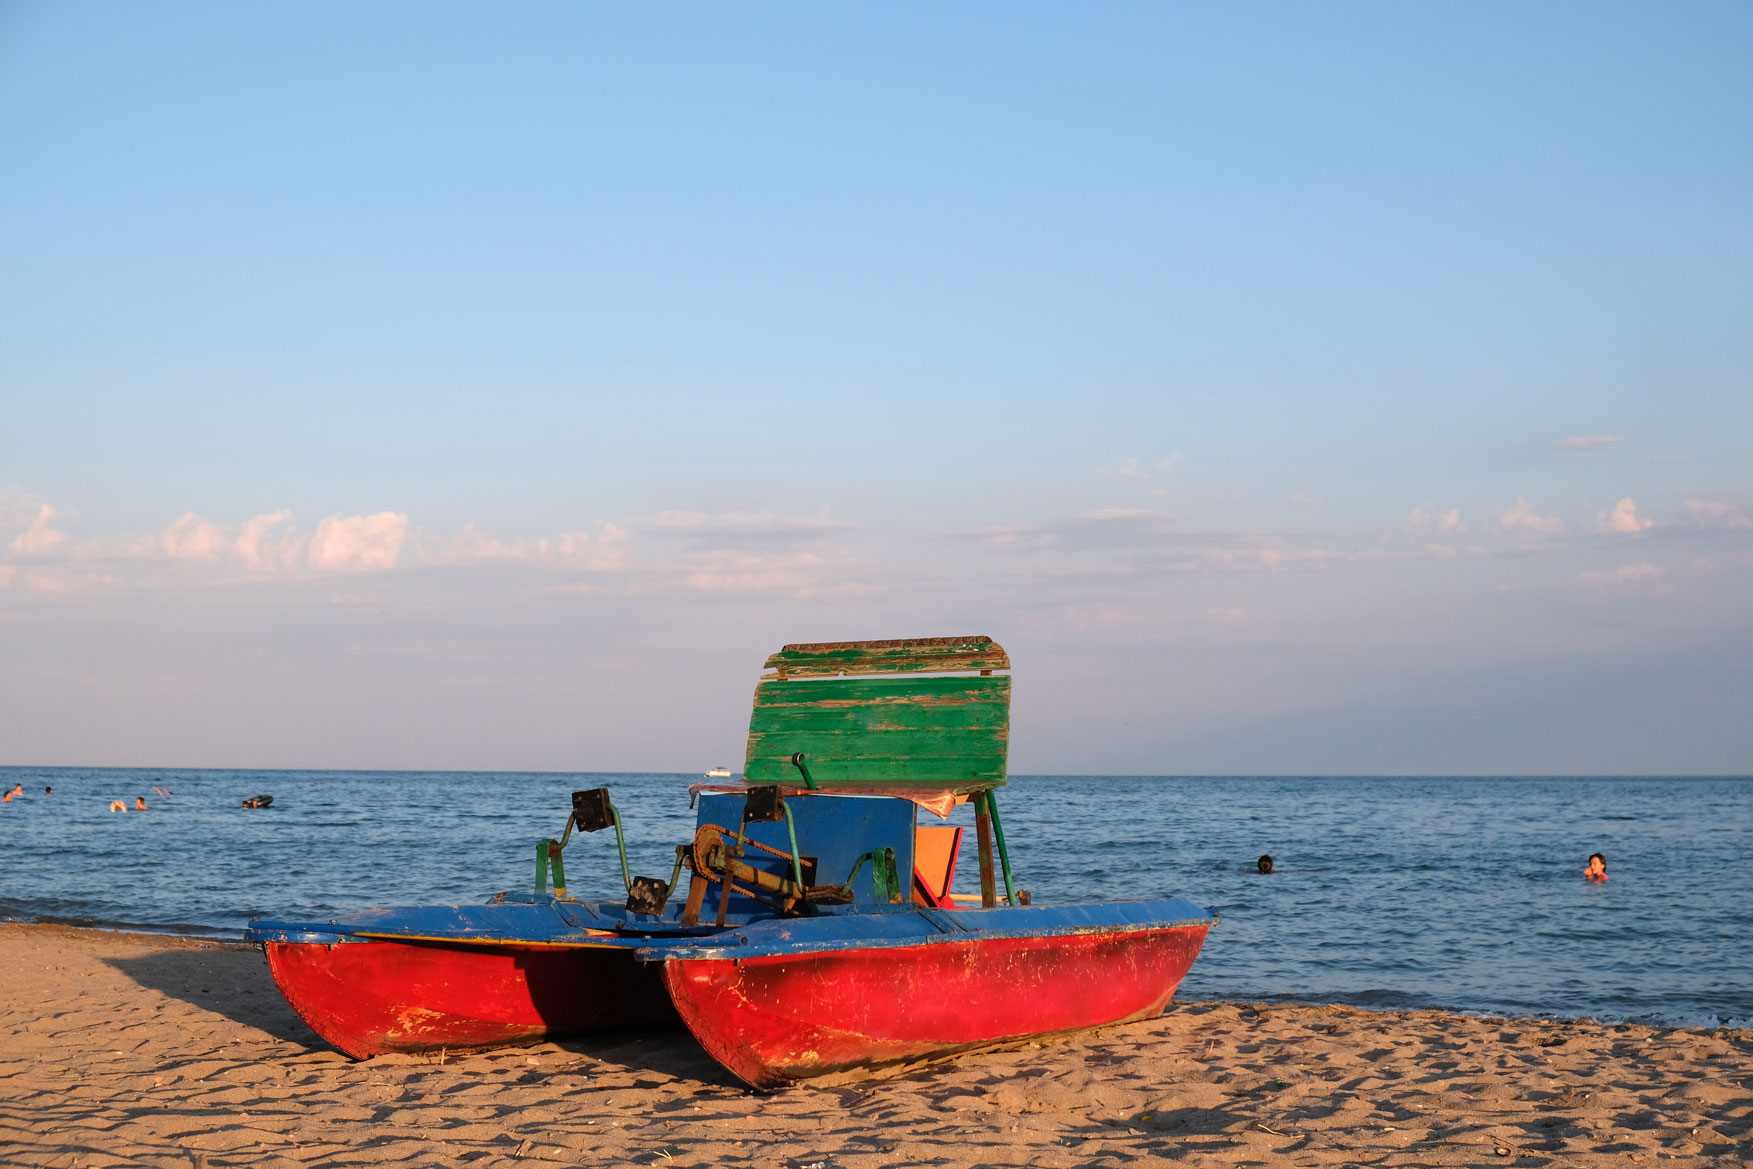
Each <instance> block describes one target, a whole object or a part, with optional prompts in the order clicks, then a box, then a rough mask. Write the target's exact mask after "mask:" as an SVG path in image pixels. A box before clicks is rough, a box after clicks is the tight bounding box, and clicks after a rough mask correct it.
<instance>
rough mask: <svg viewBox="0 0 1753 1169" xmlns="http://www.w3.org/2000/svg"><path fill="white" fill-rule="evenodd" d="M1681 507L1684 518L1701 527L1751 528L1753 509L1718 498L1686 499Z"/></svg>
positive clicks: (1752, 527)
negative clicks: (1683, 510) (1683, 511)
mask: <svg viewBox="0 0 1753 1169" xmlns="http://www.w3.org/2000/svg"><path fill="white" fill-rule="evenodd" d="M1682 507H1683V508H1684V509H1685V512H1686V518H1688V519H1690V520H1691V521H1692V522H1693V523H1695V524H1697V525H1698V526H1699V527H1701V528H1732V529H1740V530H1743V531H1745V530H1749V529H1753V511H1749V510H1748V509H1747V508H1744V507H1737V506H1736V505H1734V504H1732V503H1724V502H1722V501H1721V500H1720V499H1688V500H1687V501H1686V502H1685V503H1684V504H1683V505H1682Z"/></svg>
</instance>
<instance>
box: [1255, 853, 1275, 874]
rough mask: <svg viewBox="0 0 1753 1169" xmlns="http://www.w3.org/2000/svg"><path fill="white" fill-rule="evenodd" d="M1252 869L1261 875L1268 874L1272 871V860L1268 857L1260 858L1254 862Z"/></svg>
mask: <svg viewBox="0 0 1753 1169" xmlns="http://www.w3.org/2000/svg"><path fill="white" fill-rule="evenodd" d="M1254 867H1255V868H1257V869H1259V870H1260V871H1261V872H1262V873H1270V872H1271V871H1272V858H1271V857H1270V856H1262V857H1261V858H1260V859H1259V860H1257V861H1255V862H1254Z"/></svg>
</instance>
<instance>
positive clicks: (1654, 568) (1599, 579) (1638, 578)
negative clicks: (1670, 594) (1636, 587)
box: [1581, 560, 1666, 585]
mask: <svg viewBox="0 0 1753 1169" xmlns="http://www.w3.org/2000/svg"><path fill="white" fill-rule="evenodd" d="M1665 573H1666V570H1665V569H1663V568H1662V567H1661V566H1660V565H1657V564H1651V563H1650V562H1649V561H1647V560H1640V561H1638V562H1637V563H1636V564H1621V565H1620V566H1619V567H1618V568H1613V569H1608V570H1606V571H1603V572H1585V573H1583V574H1582V577H1581V579H1582V580H1585V581H1589V582H1590V583H1592V584H1625V585H1631V584H1643V583H1645V582H1648V581H1652V580H1655V579H1656V578H1657V577H1659V576H1663V575H1665Z"/></svg>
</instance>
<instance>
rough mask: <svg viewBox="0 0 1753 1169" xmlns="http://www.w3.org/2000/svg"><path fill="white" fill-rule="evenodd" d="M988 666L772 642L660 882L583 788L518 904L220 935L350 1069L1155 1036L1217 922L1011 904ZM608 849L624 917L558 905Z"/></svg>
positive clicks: (1158, 903)
mask: <svg viewBox="0 0 1753 1169" xmlns="http://www.w3.org/2000/svg"><path fill="white" fill-rule="evenodd" d="M1009 665H1010V663H1009V659H1008V657H1007V656H1006V655H1005V653H1004V651H1003V649H1001V648H1000V647H999V646H998V645H996V644H995V643H993V642H992V641H991V640H990V639H989V638H983V637H982V638H932V639H922V640H908V641H879V642H852V643H834V644H827V645H791V646H786V647H785V648H784V649H783V650H781V651H780V652H779V653H777V654H774V655H773V656H772V657H770V658H769V659H768V660H767V673H766V674H765V675H764V676H763V678H762V680H761V682H760V683H759V684H758V686H757V687H756V691H755V703H754V712H753V715H752V717H751V720H750V731H749V747H748V753H747V760H746V762H745V766H744V777H745V782H743V783H738V784H723V785H708V784H696V785H694V788H693V789H692V792H693V794H694V795H695V796H696V801H695V802H696V807H697V820H696V829H695V834H694V837H693V839H692V840H691V841H689V842H688V843H686V844H683V845H680V846H678V847H677V849H676V865H675V869H674V871H673V872H672V873H671V875H670V879H669V880H668V881H663V880H659V879H656V878H650V877H634V876H632V875H631V873H630V872H629V870H628V868H627V861H626V849H625V840H624V836H623V833H622V825H621V819H620V813H619V811H618V810H617V809H616V808H615V807H614V804H613V803H612V801H611V800H610V798H609V794H608V792H607V790H606V789H602V788H598V789H593V790H591V791H582V792H575V793H574V794H573V808H572V814H571V816H570V818H569V819H568V821H567V825H566V831H565V832H564V833H563V834H562V835H561V837H560V838H559V839H557V840H555V839H548V840H543V841H540V842H538V844H537V849H536V881H535V891H534V892H533V893H525V894H513V893H502V894H499V895H497V896H496V897H494V898H492V899H491V900H490V901H489V902H488V903H487V904H484V905H476V906H422V907H407V908H398V909H381V910H372V911H368V912H364V913H359V914H355V915H352V916H349V917H344V918H336V919H333V920H329V921H326V922H321V923H298V922H280V921H268V920H261V919H258V920H256V921H254V922H252V923H251V925H250V928H249V930H248V931H247V932H246V935H245V936H246V937H247V938H248V939H249V940H251V941H255V942H258V943H260V944H261V945H262V947H263V950H264V952H265V953H266V955H267V960H268V964H269V968H270V970H271V971H272V973H273V976H274V980H275V983H276V984H277V985H278V986H279V988H280V990H281V992H282V993H283V994H284V995H285V996H286V998H287V1000H288V1002H290V1003H291V1005H292V1006H293V1008H294V1009H295V1010H296V1011H297V1012H298V1014H299V1015H300V1016H301V1017H302V1018H303V1019H304V1020H305V1021H306V1022H308V1023H309V1024H310V1025H311V1027H312V1028H313V1029H314V1030H315V1031H316V1032H317V1033H318V1034H319V1035H321V1036H322V1037H323V1038H324V1039H326V1040H328V1041H329V1042H330V1043H332V1044H334V1045H335V1046H336V1047H338V1048H339V1049H341V1050H342V1051H344V1052H346V1053H348V1054H349V1055H353V1056H356V1057H359V1058H367V1057H370V1056H373V1055H377V1054H381V1053H383V1052H389V1051H418V1050H430V1049H436V1048H470V1047H484V1046H492V1045H497V1044H506V1043H518V1042H534V1041H538V1040H543V1039H557V1038H565V1037H568V1036H575V1035H580V1034H585V1033H589V1032H593V1031H599V1030H608V1029H612V1028H652V1027H659V1026H663V1025H666V1024H669V1025H673V1024H674V1023H675V1022H676V1021H677V1020H678V1019H679V1020H680V1022H681V1023H682V1024H683V1025H685V1026H686V1027H687V1029H688V1030H689V1031H690V1032H691V1033H692V1034H693V1036H694V1037H695V1039H696V1040H698V1042H699V1043H700V1045H701V1047H702V1048H704V1049H705V1050H706V1052H707V1053H709V1054H710V1055H711V1056H712V1057H713V1058H714V1059H716V1060H717V1061H718V1062H719V1063H721V1064H722V1065H723V1066H724V1067H725V1068H727V1069H728V1070H729V1071H730V1072H731V1073H732V1074H734V1075H735V1076H737V1077H738V1078H739V1079H741V1080H743V1081H744V1082H745V1083H747V1084H749V1085H751V1086H753V1087H756V1088H761V1089H768V1088H776V1087H780V1086H782V1085H785V1084H788V1083H791V1082H794V1081H796V1080H799V1079H803V1078H807V1077H809V1076H812V1075H820V1074H824V1073H827V1072H832V1071H841V1070H846V1069H854V1068H862V1067H869V1066H875V1065H879V1064H884V1063H889V1062H893V1061H897V1060H909V1059H918V1058H924V1057H931V1056H937V1055H942V1054H946V1053H950V1052H955V1051H959V1050H964V1049H969V1048H977V1047H981V1046H986V1045H990V1044H995V1043H1003V1042H1007V1041H1012V1040H1017V1039H1021V1038H1025V1037H1029V1036H1037V1035H1044V1034H1051V1033H1056V1032H1064V1031H1074V1030H1078V1029H1082V1028H1087V1027H1094V1026H1099V1025H1103V1024H1108V1023H1119V1022H1127V1021H1131V1020H1136V1019H1144V1018H1150V1017H1153V1016H1155V1015H1157V1014H1160V1013H1161V1012H1162V1011H1163V1009H1164V1008H1165V1007H1166V1006H1167V1005H1168V1003H1169V1001H1170V999H1171V997H1172V996H1173V994H1174V992H1175V988H1176V987H1177V986H1178V985H1179V983H1180V981H1181V979H1182V977H1183V976H1184V975H1185V974H1186V973H1187V970H1188V969H1189V967H1191V965H1192V963H1193V960H1194V959H1195V958H1196V957H1197V956H1198V953H1199V950H1200V947H1201V946H1202V945H1203V943H1204V940H1205V936H1206V932H1207V931H1208V930H1209V929H1210V927H1211V926H1213V925H1214V924H1216V920H1217V918H1216V914H1215V911H1213V910H1209V909H1206V908H1203V907H1200V906H1198V905H1195V904H1194V903H1192V902H1190V901H1187V900H1184V899H1181V898H1164V899H1158V900H1138V901H1106V902H1098V903H1093V904H1086V905H1069V906H1044V905H1035V904H1032V903H1031V899H1030V897H1029V894H1028V893H1027V891H1025V890H1020V889H1018V888H1017V886H1016V881H1015V878H1014V875H1013V873H1012V869H1011V863H1010V853H1009V849H1008V846H1007V844H1006V842H1005V838H1004V831H1003V825H1002V821H1001V820H1000V817H999V813H998V805H997V800H996V795H995V793H996V790H997V789H998V788H999V787H1001V786H1003V784H1004V782H1005V760H1006V755H1007V744H1008V739H1009V707H1010V678H1009V676H1008V675H1007V674H1004V673H1000V671H1005V670H1008V669H1009ZM963 805H972V808H971V811H972V813H973V816H972V819H973V827H974V828H975V836H976V850H975V851H976V853H977V857H978V864H979V877H980V880H979V894H978V897H977V899H976V897H975V896H974V895H972V894H971V893H970V894H967V895H957V894H954V893H952V892H951V885H952V882H953V880H954V876H955V871H956V863H957V859H958V855H959V853H960V851H961V846H962V843H963V841H962V837H963V834H964V828H963V827H962V826H960V825H956V824H951V823H945V822H943V821H944V819H945V818H946V817H950V816H951V815H953V813H954V810H955V809H956V808H958V807H961V806H963ZM962 818H966V813H963V815H962ZM609 827H613V828H614V829H615V837H616V840H617V844H618V846H619V848H620V853H621V869H622V872H621V875H622V879H623V883H624V884H625V886H626V888H627V891H628V897H627V900H626V901H625V902H593V901H582V900H578V899H576V898H573V897H570V896H568V895H567V892H566V879H565V868H564V860H563V856H564V849H565V848H566V846H567V844H568V843H569V841H570V840H571V838H572V834H573V831H574V829H578V830H580V831H583V832H595V831H600V830H602V829H604V828H609ZM683 869H687V870H688V872H689V880H688V882H687V885H686V892H685V894H683V895H677V894H679V893H681V889H680V886H681V885H682V881H681V877H682V871H683ZM550 871H551V872H552V877H553V889H552V891H551V892H550V890H549V875H550ZM829 877H836V878H838V880H834V881H829V880H827V879H826V878H829Z"/></svg>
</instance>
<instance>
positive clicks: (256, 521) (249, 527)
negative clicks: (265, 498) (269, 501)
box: [233, 508, 296, 569]
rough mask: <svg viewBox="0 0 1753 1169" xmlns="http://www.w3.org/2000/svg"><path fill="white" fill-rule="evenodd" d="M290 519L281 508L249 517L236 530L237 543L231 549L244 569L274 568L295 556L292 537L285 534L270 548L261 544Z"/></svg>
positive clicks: (290, 514) (288, 513)
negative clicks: (233, 548)
mask: <svg viewBox="0 0 1753 1169" xmlns="http://www.w3.org/2000/svg"><path fill="white" fill-rule="evenodd" d="M291 518H292V513H291V512H289V511H287V510H285V509H284V508H282V509H281V510H279V511H274V512H267V513H265V514H263V515H258V516H251V517H250V518H249V519H247V520H245V521H244V522H243V525H242V526H241V527H240V528H239V529H238V533H237V542H236V543H235V544H234V545H233V547H235V548H236V550H237V556H238V559H240V560H242V561H243V562H244V566H245V567H246V568H251V569H264V568H274V567H277V566H279V565H283V564H286V563H289V562H290V560H291V559H292V557H293V556H294V555H296V550H295V545H294V543H293V537H292V536H291V534H290V533H286V534H284V535H283V536H282V538H281V539H280V540H278V541H276V542H275V544H274V545H273V546H271V547H267V548H264V547H263V542H264V541H265V540H266V539H267V537H268V534H269V533H270V532H272V531H273V530H274V529H275V528H277V527H279V526H280V525H281V524H283V523H285V522H287V521H288V520H290V519H291Z"/></svg>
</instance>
